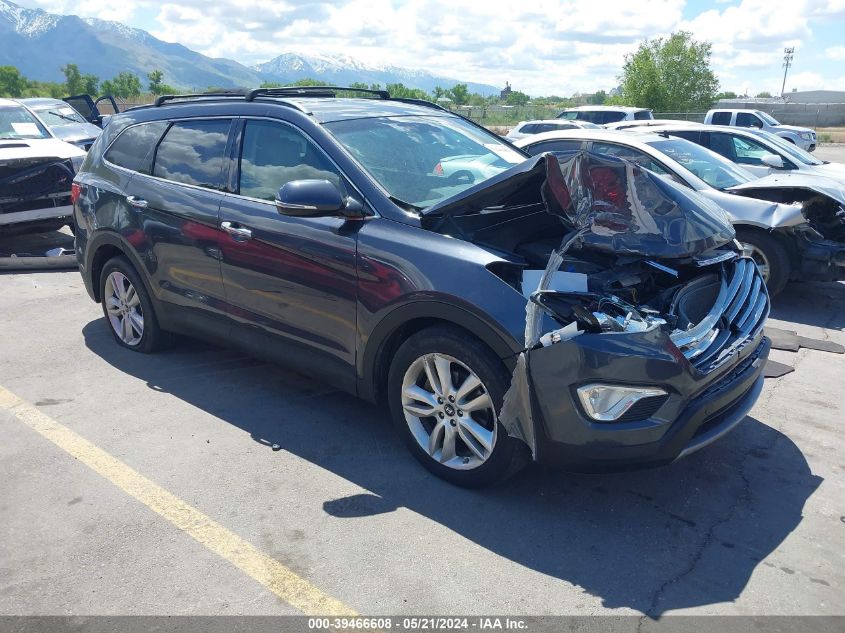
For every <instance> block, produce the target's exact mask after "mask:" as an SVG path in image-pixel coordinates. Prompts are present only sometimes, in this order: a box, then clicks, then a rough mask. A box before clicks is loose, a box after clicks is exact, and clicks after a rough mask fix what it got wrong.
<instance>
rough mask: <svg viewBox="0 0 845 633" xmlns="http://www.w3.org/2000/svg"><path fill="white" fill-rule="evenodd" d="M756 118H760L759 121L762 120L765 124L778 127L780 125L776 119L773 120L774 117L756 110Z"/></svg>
mask: <svg viewBox="0 0 845 633" xmlns="http://www.w3.org/2000/svg"><path fill="white" fill-rule="evenodd" d="M757 116H758V117H760V118H761V119H763V120H764V121H765V122H766V123H768V124H769V125H780V123H779V122H778V120H777V119H776V118H774V117H773V116H772V115H770V114H766V113H765V112H760V111H759V110H758V111H757Z"/></svg>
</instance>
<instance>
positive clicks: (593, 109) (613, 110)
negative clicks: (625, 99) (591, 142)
mask: <svg viewBox="0 0 845 633" xmlns="http://www.w3.org/2000/svg"><path fill="white" fill-rule="evenodd" d="M557 118H558V119H568V120H570V121H588V122H589V123H595V124H596V125H607V124H608V123H616V122H617V121H646V120H651V119H653V118H654V115H653V114H652V112H651V110H649V109H648V108H631V107H627V106H578V107H576V108H567V109H566V110H564V111H563V112H561V113H560V114H558V115H557Z"/></svg>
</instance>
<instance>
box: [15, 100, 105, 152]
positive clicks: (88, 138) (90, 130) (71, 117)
mask: <svg viewBox="0 0 845 633" xmlns="http://www.w3.org/2000/svg"><path fill="white" fill-rule="evenodd" d="M17 101H18V103H20V104H22V105H23V106H25V107H26V109H27V110H29V111H30V112H31V113H32V114H33V116H35V118H37V119H38V120H39V121H41V123H42V124H43V125H44V127H46V128H47V130H48V131H49V132H50V136H52V137H53V138H57V139H59V140H62V141H65V142H66V143H71V144H73V145H76V146H77V147H79V148H81V149H84V150H85V151H88V149H89V148H90V147H91V145H93V144H94V141H95V140H96V138H97V137H98V136H99V135H100V132H102V130H101V129H100V128H98V127H97V126H96V125H94V124H92V123H89V122H88V121H86V120H85V118H84V117H83V116H82V115H81V114H79V112H77V111H76V110H74V109H73V107H71V106H70V105H69V104H67V103H65V102H64V101H62V100H61V99H47V98H32V99H18V100H17Z"/></svg>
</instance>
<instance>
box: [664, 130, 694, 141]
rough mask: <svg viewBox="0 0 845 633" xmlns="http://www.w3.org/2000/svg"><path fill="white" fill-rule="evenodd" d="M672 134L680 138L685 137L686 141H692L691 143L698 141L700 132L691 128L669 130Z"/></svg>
mask: <svg viewBox="0 0 845 633" xmlns="http://www.w3.org/2000/svg"><path fill="white" fill-rule="evenodd" d="M669 134H671V135H672V136H678V137H680V138H685V139H687V140H688V141H692V142H693V143H699V141H700V140H701V132H697V131H693V130H678V131H675V130H672V131H671V132H669Z"/></svg>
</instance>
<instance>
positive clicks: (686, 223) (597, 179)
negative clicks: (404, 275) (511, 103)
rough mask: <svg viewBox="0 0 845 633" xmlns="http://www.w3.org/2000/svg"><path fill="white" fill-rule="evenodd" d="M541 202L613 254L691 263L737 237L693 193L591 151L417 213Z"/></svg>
mask: <svg viewBox="0 0 845 633" xmlns="http://www.w3.org/2000/svg"><path fill="white" fill-rule="evenodd" d="M540 204H542V205H544V206H545V209H546V211H547V212H548V213H549V214H551V215H553V216H556V217H557V218H559V219H560V221H561V222H562V223H563V224H564V225H566V226H567V228H568V229H570V230H572V231H576V230H577V231H582V230H583V231H584V232H583V236H582V241H583V244H584V246H585V247H588V248H594V249H597V250H603V251H608V252H613V253H617V254H623V253H629V254H638V255H642V256H646V257H653V258H681V257H689V256H692V255H696V254H698V253H702V252H704V251H707V250H709V249H712V248H716V247H718V246H721V245H723V244H725V243H727V242H729V241H730V240H732V239H733V238H734V235H735V234H734V230H733V227H732V225H731V222H730V218H728V216H727V214H726V213H725V212H724V211H723V210H722V209H721V208H720V207H718V206H717V205H716V204H714V203H713V202H710V201H709V200H707V199H705V198H703V197H702V196H700V195H698V194H697V193H695V192H694V191H692V190H689V189H687V188H685V187H682V186H680V185H678V184H676V183H674V182H671V181H668V180H666V179H664V178H661V177H660V176H657V175H656V174H654V173H652V172H650V171H648V170H645V169H643V168H641V167H639V166H638V165H636V164H634V163H631V162H629V161H626V160H623V159H620V158H616V157H611V156H600V155H598V154H593V153H590V152H577V153H572V154H570V155H568V156H563V157H558V156H555V155H553V154H550V153H547V154H542V155H540V156H537V157H534V158H531V159H528V160H526V161H525V162H523V163H520V164H519V165H516V166H514V167H513V168H511V169H509V170H507V171H504V172H502V173H500V174H498V175H496V176H494V177H492V178H490V179H488V180H485V181H484V182H482V183H479V184H478V185H476V186H474V187H470V188H469V189H467V190H465V191H464V192H462V193H461V194H459V195H457V196H453V197H452V198H448V199H446V200H443V201H441V202H439V203H438V204H435V205H433V206H431V207H429V208H427V209H424V210H423V211H422V212H421V213H422V215H423V217H424V218H427V219H434V218H437V217H443V218H449V217H456V216H463V215H467V214H484V213H490V212H495V211H497V210H505V209H514V208H519V207H525V208H526V210H528V209H531V210H534V211H536V209H537V206H538V205H540ZM526 212H528V211H526Z"/></svg>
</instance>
